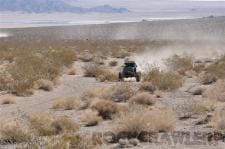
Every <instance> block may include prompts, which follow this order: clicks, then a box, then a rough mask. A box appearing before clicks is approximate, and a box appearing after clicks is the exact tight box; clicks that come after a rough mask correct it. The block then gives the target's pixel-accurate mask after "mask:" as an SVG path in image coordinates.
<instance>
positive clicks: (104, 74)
mask: <svg viewBox="0 0 225 149" xmlns="http://www.w3.org/2000/svg"><path fill="white" fill-rule="evenodd" d="M84 71H85V72H84V73H85V76H86V77H95V78H96V79H98V80H100V81H115V80H117V75H116V74H115V73H113V72H111V71H110V70H107V69H106V68H104V67H102V66H99V65H94V64H89V65H86V66H85V67H84Z"/></svg>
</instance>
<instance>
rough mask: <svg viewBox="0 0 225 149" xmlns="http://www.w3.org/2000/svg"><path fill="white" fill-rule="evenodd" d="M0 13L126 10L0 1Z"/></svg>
mask: <svg viewBox="0 0 225 149" xmlns="http://www.w3.org/2000/svg"><path fill="white" fill-rule="evenodd" d="M0 11H13V12H16V11H20V12H26V13H52V12H71V13H89V12H100V13H124V12H128V11H129V10H128V9H126V8H114V7H112V6H110V5H102V6H97V7H93V8H83V7H75V6H72V5H70V4H68V3H66V2H64V1H61V0H0Z"/></svg>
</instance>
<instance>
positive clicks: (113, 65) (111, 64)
mask: <svg viewBox="0 0 225 149" xmlns="http://www.w3.org/2000/svg"><path fill="white" fill-rule="evenodd" d="M117 65H118V62H117V61H115V60H113V61H110V62H109V66H111V67H115V66H117Z"/></svg>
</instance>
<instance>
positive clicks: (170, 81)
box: [144, 68, 183, 90]
mask: <svg viewBox="0 0 225 149" xmlns="http://www.w3.org/2000/svg"><path fill="white" fill-rule="evenodd" d="M144 81H146V82H151V83H152V85H154V86H156V87H157V88H158V89H159V90H174V89H177V88H179V87H181V86H182V84H183V79H182V77H181V76H180V75H178V74H176V73H173V72H163V71H160V70H159V69H158V68H152V69H150V70H149V71H148V72H147V74H146V75H145V76H144Z"/></svg>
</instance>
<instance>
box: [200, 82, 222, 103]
mask: <svg viewBox="0 0 225 149" xmlns="http://www.w3.org/2000/svg"><path fill="white" fill-rule="evenodd" d="M203 96H205V97H207V98H209V99H211V100H214V101H221V102H225V81H224V80H219V81H217V82H216V83H215V84H213V85H212V86H211V87H209V88H208V89H207V90H206V91H205V92H204V94H203Z"/></svg>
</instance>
